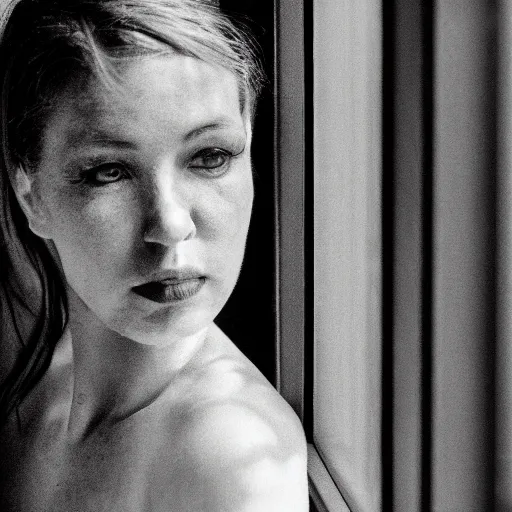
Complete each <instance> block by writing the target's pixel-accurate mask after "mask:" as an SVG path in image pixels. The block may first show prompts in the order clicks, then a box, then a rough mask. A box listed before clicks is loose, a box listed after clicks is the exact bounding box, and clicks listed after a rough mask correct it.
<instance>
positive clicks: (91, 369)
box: [68, 290, 208, 439]
mask: <svg viewBox="0 0 512 512" xmlns="http://www.w3.org/2000/svg"><path fill="white" fill-rule="evenodd" d="M68 296H69V311H70V315H69V318H70V325H69V328H70V331H71V338H72V346H73V372H74V386H73V399H72V405H71V410H70V418H69V426H68V430H69V432H70V435H71V436H72V437H74V438H77V439H83V438H85V437H87V436H88V435H89V434H90V433H92V431H94V429H95V428H96V427H97V426H99V425H100V424H105V423H116V422H119V421H121V420H123V419H126V418H128V417H129V416H131V415H132V414H134V413H135V412H138V411H140V410H141V409H144V408H145V407H147V406H148V405H149V404H151V403H153V402H154V401H155V400H156V399H157V398H158V396H160V395H161V393H162V392H163V391H164V390H165V389H167V388H168V387H169V385H171V383H172V382H173V380H174V379H175V378H176V376H177V375H178V374H179V373H180V372H181V371H182V369H183V368H184V367H185V366H186V365H187V364H188V363H189V362H190V361H191V360H192V359H193V358H194V356H195V355H196V354H197V352H198V351H199V349H200V348H201V346H202V345H203V342H204V340H205V338H206V333H207V330H208V328H206V329H203V330H202V331H200V332H198V333H196V334H194V335H193V336H190V337H187V338H183V339H180V340H177V341H175V342H173V343H172V344H170V345H169V346H165V347H155V346H151V345H143V344H141V343H137V342H135V341H132V340H129V339H127V338H125V337H122V336H121V335H119V334H118V333H116V332H114V331H112V330H110V329H108V328H107V327H105V325H103V324H102V323H101V322H100V320H99V319H98V318H97V317H96V316H95V315H94V314H93V313H92V312H91V311H90V310H89V308H87V306H86V305H85V304H84V303H83V302H82V301H81V300H80V299H79V298H78V297H77V296H76V294H75V293H74V292H73V291H72V290H70V292H69V293H68Z"/></svg>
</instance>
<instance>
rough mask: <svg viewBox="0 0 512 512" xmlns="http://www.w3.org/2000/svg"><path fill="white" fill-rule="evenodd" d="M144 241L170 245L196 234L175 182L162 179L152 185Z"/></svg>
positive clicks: (189, 210) (187, 207) (190, 216)
mask: <svg viewBox="0 0 512 512" xmlns="http://www.w3.org/2000/svg"><path fill="white" fill-rule="evenodd" d="M152 195H153V197H152V198H151V201H150V203H149V204H151V207H150V214H149V218H148V220H147V223H146V227H145V231H144V241H145V242H147V243H153V244H159V245H163V246H168V247H172V246H174V245H176V244H177V243H178V242H181V241H183V240H188V239H191V238H193V237H194V236H195V234H196V226H195V223H194V221H193V219H192V215H191V208H190V206H189V205H188V204H187V201H186V198H184V197H182V196H183V194H180V193H179V191H178V190H177V187H176V184H175V183H172V182H171V181H170V180H164V182H163V183H159V184H158V185H156V186H155V187H154V190H153V194H152Z"/></svg>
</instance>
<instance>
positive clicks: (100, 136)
mask: <svg viewBox="0 0 512 512" xmlns="http://www.w3.org/2000/svg"><path fill="white" fill-rule="evenodd" d="M240 127H243V130H244V133H245V125H240ZM231 128H236V129H238V128H239V125H238V124H237V123H234V122H233V121H231V120H230V119H229V118H222V119H219V120H217V121H213V122H211V123H208V124H206V125H203V126H199V127H198V128H194V129H193V130H191V131H190V132H188V133H187V134H186V135H185V136H184V141H185V142H188V141H190V140H192V139H196V138H197V137H200V136H201V135H203V134H204V133H208V132H211V131H217V130H222V129H231ZM67 143H68V145H69V146H71V147H82V146H84V145H89V144H92V145H98V146H103V147H112V148H116V149H137V143H136V142H133V141H129V140H123V139H120V138H117V134H115V133H111V132H108V131H104V130H102V129H99V130H94V132H93V133H92V134H91V131H90V130H86V129H85V130H80V131H78V132H74V133H72V137H69V138H68V140H67Z"/></svg>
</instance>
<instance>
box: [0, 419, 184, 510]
mask: <svg viewBox="0 0 512 512" xmlns="http://www.w3.org/2000/svg"><path fill="white" fill-rule="evenodd" d="M147 427H148V428H146V429H145V430H141V429H140V426H139V427H138V428H136V429H130V428H128V429H126V428H124V429H122V430H119V431H116V430H111V431H101V430H98V432H96V433H95V434H94V435H91V437H90V438H89V439H87V440H85V441H84V442H82V443H80V444H77V445H74V446H70V445H69V444H66V443H63V442H62V441H61V436H60V435H59V433H58V432H59V430H60V429H59V428H58V427H57V426H54V427H53V431H52V428H47V429H46V431H45V432H41V431H40V432H39V433H38V434H34V435H29V436H20V437H18V438H16V437H15V436H11V438H10V440H9V442H3V440H2V442H1V446H2V448H1V451H2V453H1V456H0V486H1V489H0V510H2V511H5V512H10V511H17V512H18V511H19V512H24V511H30V512H35V511H48V510H51V511H52V512H60V511H62V512H64V511H69V510H73V511H76V512H86V511H95V512H101V511H107V510H108V511H112V512H115V511H123V512H145V511H150V510H151V511H156V510H159V509H162V510H164V509H165V510H167V511H168V510H173V508H167V507H166V506H165V504H166V502H168V501H173V494H175V492H176V490H177V489H179V487H178V486H173V485H172V482H173V481H176V478H174V479H173V477H172V473H173V472H176V474H179V471H178V470H177V468H178V467H179V466H180V458H182V454H180V453H179V451H178V450H176V449H174V448H173V443H170V442H169V440H167V439H162V435H161V434H160V433H158V432H155V431H151V430H152V429H151V428H150V427H149V425H148V426H147ZM162 453H165V461H166V467H165V478H162V472H163V471H162V469H163V468H162V465H161V463H160V462H159V461H160V460H162V456H161V454H162ZM173 487H175V489H173ZM178 498H179V497H178V496H174V499H176V500H178ZM178 501H179V500H178Z"/></svg>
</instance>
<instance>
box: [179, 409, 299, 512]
mask: <svg viewBox="0 0 512 512" xmlns="http://www.w3.org/2000/svg"><path fill="white" fill-rule="evenodd" d="M279 400H281V399H279ZM187 438H188V441H187V444H188V446H189V450H190V451H189V453H191V455H192V456H191V460H192V461H193V464H194V466H195V470H194V472H195V473H196V474H198V476H199V481H200V482H201V483H200V485H199V487H200V492H201V493H202V494H203V500H202V501H203V503H207V504H208V510H209V511H211V512H216V511H219V512H220V511H225V512H274V511H275V512H306V511H307V510H308V489H307V469H306V443H305V438H304V434H303V431H302V427H301V425H300V422H299V420H298V418H297V417H296V416H295V414H294V413H293V412H292V411H291V409H289V407H288V406H287V405H286V404H279V405H278V406H277V407H274V408H271V412H270V414H269V413H268V410H266V409H265V410H263V411H262V410H261V409H259V408H257V407H251V406H250V405H247V404H243V403H241V402H238V403H237V402H231V403H224V404H218V405H215V406H212V407H210V408H209V409H208V411H207V412H205V413H204V414H202V415H201V416H200V417H198V418H196V419H195V421H194V424H193V428H192V429H191V430H190V431H189V433H188V435H187Z"/></svg>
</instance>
